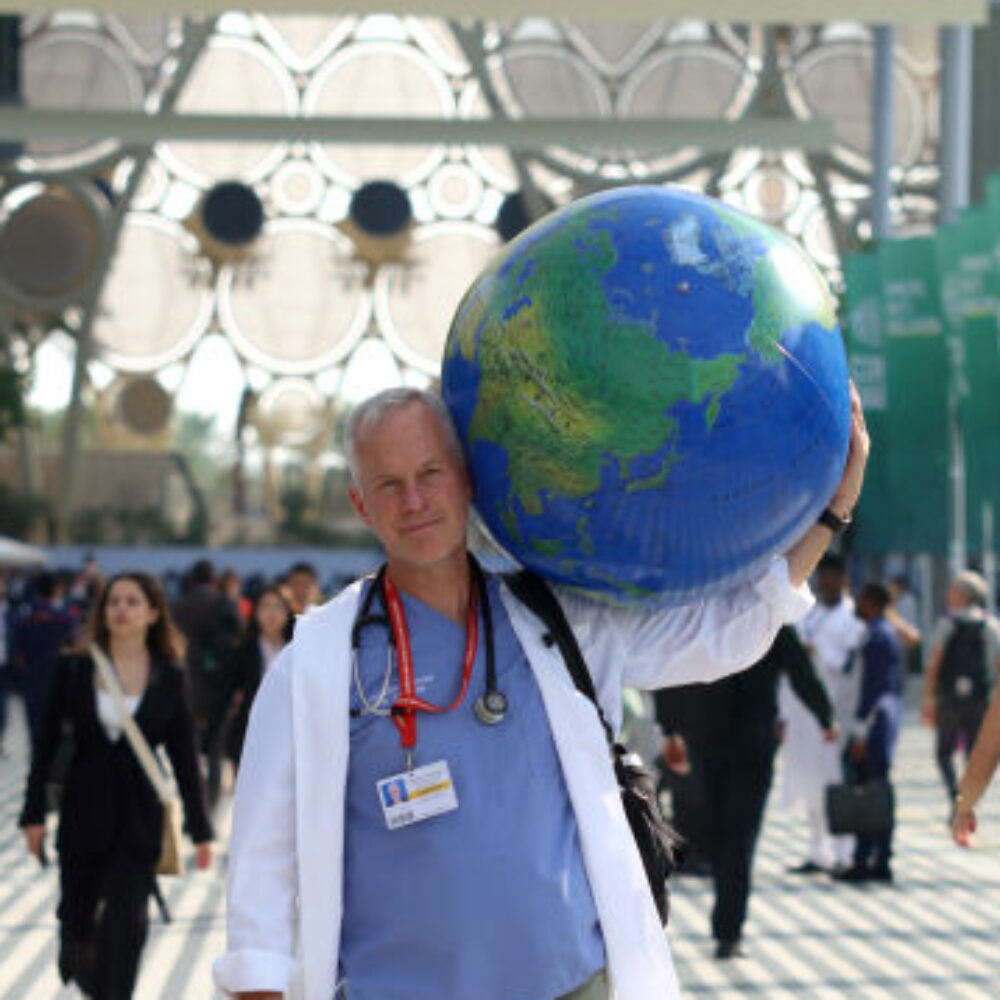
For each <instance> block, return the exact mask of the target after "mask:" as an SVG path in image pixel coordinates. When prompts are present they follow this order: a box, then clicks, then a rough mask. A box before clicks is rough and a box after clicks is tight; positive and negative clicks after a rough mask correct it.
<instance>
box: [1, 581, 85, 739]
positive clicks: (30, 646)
mask: <svg viewBox="0 0 1000 1000" xmlns="http://www.w3.org/2000/svg"><path fill="white" fill-rule="evenodd" d="M33 590H34V593H33V596H32V600H31V602H30V603H29V604H28V605H26V607H25V608H24V609H23V612H22V613H21V614H19V615H18V616H17V617H16V619H15V621H14V627H13V630H12V650H11V662H12V663H13V665H14V670H15V676H16V677H17V678H18V681H17V683H18V687H19V690H20V692H21V697H22V698H23V699H24V709H25V712H26V714H27V716H28V732H29V734H30V736H31V741H32V743H34V742H35V740H37V739H38V730H39V728H40V725H41V718H42V714H43V712H44V711H45V702H46V698H47V696H48V691H49V685H50V684H51V683H52V673H53V671H54V669H55V664H56V661H57V660H58V659H59V654H60V652H61V651H62V650H63V648H65V647H66V646H68V645H69V644H70V643H72V642H73V640H74V638H75V632H76V630H77V628H78V626H79V624H80V619H79V617H78V615H76V614H74V613H73V611H71V610H69V609H68V608H67V607H66V606H65V603H64V600H63V598H64V593H63V585H62V583H61V582H60V580H59V577H58V576H57V575H56V574H55V573H48V572H45V573H40V574H39V575H38V576H37V577H36V579H35V581H34V587H33Z"/></svg>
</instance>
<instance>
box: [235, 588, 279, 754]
mask: <svg viewBox="0 0 1000 1000" xmlns="http://www.w3.org/2000/svg"><path fill="white" fill-rule="evenodd" d="M294 626H295V616H294V615H293V614H292V606H291V604H289V602H288V599H287V598H286V596H285V594H284V593H283V591H282V589H281V588H280V587H278V586H271V587H265V588H264V589H263V590H262V591H261V592H260V594H259V595H258V596H257V603H256V604H255V605H254V610H253V614H252V616H251V618H250V625H249V628H248V629H247V634H246V637H245V638H244V639H243V641H242V642H241V643H240V645H239V646H238V647H237V648H236V650H235V653H234V657H233V662H232V670H231V672H232V677H233V691H234V694H233V699H232V704H233V706H234V710H235V712H234V715H233V721H232V723H231V725H230V727H229V733H228V736H227V741H226V752H227V756H228V757H229V758H230V759H231V760H232V762H233V765H234V766H235V767H239V763H240V757H241V756H242V754H243V740H244V739H245V738H246V733H247V724H248V723H249V721H250V709H251V707H252V706H253V700H254V698H255V697H256V695H257V689H258V688H259V687H260V682H261V681H262V680H263V679H264V674H265V672H266V671H267V668H268V667H269V666H270V665H271V663H273V662H274V660H275V659H276V658H277V656H278V653H280V652H281V650H282V649H283V648H284V647H285V644H286V643H287V642H288V641H289V640H290V639H291V637H292V629H293V628H294Z"/></svg>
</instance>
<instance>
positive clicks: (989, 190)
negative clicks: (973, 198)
mask: <svg viewBox="0 0 1000 1000" xmlns="http://www.w3.org/2000/svg"><path fill="white" fill-rule="evenodd" d="M986 204H987V205H990V206H993V207H995V208H1000V174H990V175H989V177H987V178H986Z"/></svg>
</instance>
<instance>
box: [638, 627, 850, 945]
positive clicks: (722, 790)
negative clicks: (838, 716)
mask: <svg viewBox="0 0 1000 1000" xmlns="http://www.w3.org/2000/svg"><path fill="white" fill-rule="evenodd" d="M782 676H787V677H788V680H789V682H790V683H791V685H792V689H793V690H794V691H795V693H796V695H797V696H798V697H799V698H800V699H801V701H802V702H803V703H804V704H805V706H806V707H807V708H808V709H809V711H810V712H811V713H812V714H813V715H814V716H815V717H816V720H817V722H818V723H819V725H820V727H821V728H822V729H823V731H824V734H825V736H826V738H827V739H828V740H833V739H836V737H837V729H836V724H835V722H834V718H833V707H832V705H831V704H830V699H829V698H828V696H827V694H826V690H825V688H824V687H823V684H822V682H821V681H820V679H819V677H818V676H817V674H816V669H815V667H814V666H813V663H812V661H811V660H810V658H809V654H808V652H806V650H805V647H804V646H803V645H802V643H801V641H800V640H799V638H798V636H797V635H796V632H795V629H794V628H791V627H789V626H785V627H783V628H782V629H781V630H780V631H779V632H778V634H777V636H776V638H775V640H774V643H773V645H772V646H771V649H770V650H769V651H768V652H767V653H766V654H765V655H764V657H763V658H762V659H761V660H758V661H757V663H755V664H754V665H753V666H752V667H750V668H749V669H748V670H745V671H743V672H742V673H739V674H733V675H732V676H731V677H727V678H725V679H724V680H721V681H716V682H714V683H712V684H692V685H688V686H685V687H678V688H667V689H664V690H663V691H659V692H657V699H658V701H659V702H661V703H662V704H660V705H658V711H659V715H660V718H661V719H671V720H673V722H674V725H673V727H672V728H673V731H674V733H675V734H676V733H677V731H678V728H679V731H680V735H681V736H682V737H683V740H684V742H685V743H686V745H687V749H688V756H689V758H690V768H691V773H692V775H694V776H695V780H697V781H698V782H699V784H700V787H701V792H702V800H703V803H704V830H705V833H706V834H707V839H708V843H707V845H705V847H704V850H705V853H706V854H707V855H708V859H709V861H710V864H711V870H712V877H713V879H714V882H715V906H714V908H713V910H712V935H713V937H714V938H715V941H716V950H715V956H716V958H720V959H728V958H735V957H739V956H740V955H742V954H743V945H742V934H743V924H744V921H745V920H746V916H747V907H748V904H749V900H750V886H751V881H750V876H751V869H752V868H753V858H754V853H755V851H756V848H757V835H758V833H759V832H760V824H761V820H762V818H763V816H764V806H765V804H766V802H767V796H768V794H769V792H770V790H771V781H772V778H773V775H774V754H775V751H776V749H777V747H778V743H779V731H778V683H779V681H780V680H781V678H782Z"/></svg>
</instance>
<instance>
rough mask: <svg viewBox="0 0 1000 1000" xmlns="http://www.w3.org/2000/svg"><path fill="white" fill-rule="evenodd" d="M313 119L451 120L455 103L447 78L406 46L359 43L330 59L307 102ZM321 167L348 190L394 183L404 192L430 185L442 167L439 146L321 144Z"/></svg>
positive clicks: (317, 76)
mask: <svg viewBox="0 0 1000 1000" xmlns="http://www.w3.org/2000/svg"><path fill="white" fill-rule="evenodd" d="M303 105H304V108H305V111H306V113H307V114H312V115H333V116H345V115H346V116H358V117H378V116H385V115H388V116H391V117H394V118H447V117H449V116H451V115H453V114H454V106H455V101H454V98H453V96H452V93H451V88H450V87H449V85H448V80H447V78H446V77H445V76H444V74H443V73H442V72H441V71H440V70H439V69H437V67H435V65H434V64H433V62H431V61H430V60H429V59H428V58H427V57H426V56H424V55H423V54H421V53H420V52H419V51H417V50H416V49H414V48H411V47H409V46H406V45H396V44H387V43H369V44H359V45H355V46H352V47H350V48H347V49H344V50H343V51H342V52H340V53H338V54H337V55H336V56H334V57H332V58H331V59H328V60H327V61H326V62H325V63H324V64H323V67H322V68H321V69H320V70H319V71H318V72H317V73H316V74H315V75H314V76H313V79H312V81H311V83H310V85H309V88H308V90H307V91H306V94H305V97H304V98H303ZM315 156H316V159H317V162H318V163H319V164H320V166H321V167H322V168H323V169H324V170H325V171H326V172H327V173H328V174H329V175H330V176H331V177H333V178H334V179H335V180H336V181H338V182H339V183H341V184H344V185H346V186H348V187H352V188H353V187H356V186H357V185H358V183H359V182H363V181H367V180H378V179H382V178H386V177H391V178H393V179H394V180H395V181H396V182H397V183H398V184H400V185H401V186H402V187H404V188H408V187H411V186H412V185H413V184H416V183H419V182H420V181H422V180H424V179H425V178H426V177H427V176H428V174H430V173H431V171H432V170H433V169H434V168H435V167H436V166H437V165H438V164H439V163H440V162H441V159H442V156H443V150H442V148H441V147H439V146H412V145H406V146H392V145H385V144H382V145H373V146H366V145H363V144H354V145H335V144H332V143H329V144H328V143H324V144H317V146H316V147H315Z"/></svg>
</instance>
